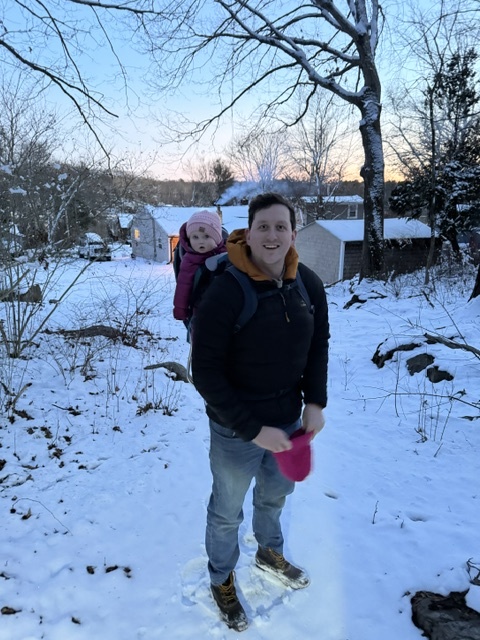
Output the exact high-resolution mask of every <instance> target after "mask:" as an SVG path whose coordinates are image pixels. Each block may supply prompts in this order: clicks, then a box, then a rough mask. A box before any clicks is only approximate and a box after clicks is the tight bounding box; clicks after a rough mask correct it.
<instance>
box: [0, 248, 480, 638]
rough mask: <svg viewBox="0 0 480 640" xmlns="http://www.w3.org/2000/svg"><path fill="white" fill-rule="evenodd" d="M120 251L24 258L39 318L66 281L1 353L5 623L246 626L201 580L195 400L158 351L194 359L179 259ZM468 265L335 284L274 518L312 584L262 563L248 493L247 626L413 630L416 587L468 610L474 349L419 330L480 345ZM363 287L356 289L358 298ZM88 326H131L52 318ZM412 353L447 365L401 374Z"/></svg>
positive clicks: (0, 586)
mask: <svg viewBox="0 0 480 640" xmlns="http://www.w3.org/2000/svg"><path fill="white" fill-rule="evenodd" d="M129 252H130V248H129V247H121V246H114V252H113V260H112V261H111V262H105V263H94V264H91V265H89V266H87V265H88V263H87V262H86V261H83V260H80V259H78V258H77V257H76V256H75V255H72V256H71V257H70V258H64V259H63V260H62V262H61V263H60V264H59V265H55V264H54V263H53V262H52V263H50V264H49V265H48V266H47V265H45V264H43V265H41V266H40V265H36V264H34V263H31V264H25V265H24V267H29V268H30V269H33V270H35V269H36V268H38V272H37V277H38V278H39V279H40V281H41V282H43V281H45V291H44V304H43V305H42V306H41V307H39V308H37V312H36V314H34V317H33V325H34V326H38V324H37V323H38V321H39V320H40V319H41V318H44V317H45V316H46V315H47V314H48V313H49V312H50V311H51V310H52V301H53V300H56V299H57V300H58V299H59V297H60V295H61V294H62V292H65V291H67V290H68V291H69V293H68V296H67V297H66V299H65V300H64V301H63V302H62V303H61V305H60V306H59V308H58V309H57V310H56V311H55V312H54V313H53V315H51V317H49V319H48V320H47V324H46V326H45V328H44V330H42V331H41V332H40V333H38V335H36V337H35V339H34V341H33V342H34V343H33V345H32V347H31V349H28V350H27V352H26V353H25V354H24V355H25V356H27V357H24V358H21V359H11V358H5V357H4V356H5V354H4V352H3V351H1V352H0V354H1V359H0V374H1V375H0V377H1V380H2V385H1V387H0V407H1V412H0V415H1V418H0V531H1V535H0V611H1V614H0V640H165V639H166V638H168V639H169V640H183V639H185V640H192V638H214V639H216V640H228V639H229V638H234V637H235V638H236V637H238V636H237V635H236V634H235V632H233V631H230V630H228V629H227V628H226V627H225V625H224V623H223V622H221V620H220V619H219V617H218V615H217V612H216V609H215V607H214V605H213V601H212V599H211V596H210V594H209V581H208V573H207V568H206V565H207V557H206V554H205V547H204V542H203V539H204V528H205V517H206V506H207V502H208V498H209V492H210V486H211V479H210V471H209V466H208V440H209V436H208V423H207V418H206V415H205V410H204V405H203V401H202V399H201V398H200V397H199V395H198V394H197V393H196V391H195V389H194V388H193V386H192V385H191V384H188V383H184V382H181V381H175V380H174V379H173V376H172V374H171V373H169V372H168V371H167V370H166V369H165V368H152V367H155V365H158V364H160V363H162V362H177V363H180V364H183V365H185V364H186V360H187V354H188V345H187V343H186V341H185V330H184V327H183V324H182V323H181V322H177V321H175V320H174V319H173V317H172V298H173V291H174V279H173V274H172V268H171V265H167V264H156V263H151V262H147V261H144V260H142V259H140V258H137V259H136V260H132V259H131V258H130V257H129V255H130V254H129ZM85 267H87V268H86V269H85ZM473 271H474V270H473V269H472V268H466V269H465V271H464V272H463V274H462V275H461V276H459V277H453V276H448V275H447V274H445V273H443V274H442V273H440V272H439V271H436V272H435V273H434V274H433V276H434V277H433V279H432V283H433V284H432V285H430V286H429V287H428V288H425V287H423V285H422V282H423V274H417V275H415V276H413V275H410V276H405V277H399V278H397V279H396V280H394V281H392V282H389V283H383V282H377V281H363V282H362V283H361V284H360V285H359V284H358V283H357V282H356V281H352V282H343V283H337V284H335V285H333V286H330V287H328V288H327V300H328V306H329V313H330V324H331V346H330V364H329V383H328V393H329V404H328V407H327V409H326V412H325V413H326V426H325V428H324V429H323V431H322V432H321V433H320V434H319V435H318V436H317V437H316V438H315V440H314V442H313V470H312V473H311V474H310V475H309V477H308V478H307V479H306V480H305V481H304V482H302V483H298V484H297V487H296V490H295V492H294V494H293V495H292V496H291V497H290V498H289V499H288V502H287V506H286V508H285V510H284V514H283V517H282V522H283V529H284V535H285V539H286V545H285V555H286V556H287V558H288V559H290V560H292V561H293V562H295V563H297V564H298V565H299V566H302V567H304V568H305V569H306V570H307V571H308V572H309V574H310V577H311V585H310V586H309V587H308V588H307V589H304V590H301V591H292V590H290V589H288V588H285V587H283V586H282V585H280V584H278V583H277V582H275V581H274V580H273V579H271V578H268V577H267V575H266V574H264V573H262V572H261V571H260V570H258V569H256V568H255V566H254V555H255V551H256V544H255V540H254V536H253V532H252V527H251V515H252V513H251V495H250V494H249V496H248V497H247V501H246V505H245V520H244V522H243V524H242V526H241V528H240V547H241V556H240V560H239V563H238V566H237V572H236V575H237V583H238V590H239V597H240V598H241V600H242V602H243V604H244V607H245V610H246V612H247V616H248V618H249V621H250V626H249V628H248V629H247V630H246V631H245V632H243V634H242V636H241V637H242V638H245V640H271V639H272V638H275V639H276V640H291V639H292V638H301V637H303V638H317V637H319V630H321V638H322V640H385V639H386V638H388V640H420V639H421V637H422V634H421V631H420V630H419V629H417V628H416V627H415V626H414V624H413V623H412V620H411V605H410V598H411V597H412V596H413V595H414V594H415V593H416V592H417V591H419V590H428V591H433V592H437V593H441V594H447V593H449V592H450V591H452V590H456V591H464V590H465V591H466V590H468V593H467V596H466V598H467V602H468V604H469V605H470V606H471V607H473V608H475V609H477V610H479V611H480V586H478V581H477V585H475V584H473V581H474V578H475V577H476V576H478V572H479V571H480V551H479V546H478V531H479V528H480V508H479V500H480V475H479V473H478V460H479V452H480V430H479V425H480V422H479V393H480V382H479V380H480V376H479V360H478V357H476V356H475V355H474V354H473V353H472V352H469V351H467V350H465V349H462V348H457V349H450V348H448V347H447V346H445V345H442V344H440V343H436V344H427V342H426V340H425V337H424V334H425V333H426V332H428V333H431V334H434V335H439V336H445V337H448V338H451V339H453V340H454V341H455V342H456V343H457V344H458V345H460V346H461V345H464V344H468V345H471V346H474V347H476V348H477V349H478V348H479V346H480V345H479V344H478V326H479V322H480V298H477V299H475V300H472V301H470V302H469V301H468V298H469V296H470V293H471V291H472V289H473V283H474V272H473ZM76 278H77V280H76V282H75V284H74V285H73V286H72V287H71V288H70V289H69V287H70V285H71V284H72V282H74V280H75V279H76ZM354 294H356V295H358V296H359V298H360V299H361V300H364V303H363V304H360V303H356V304H352V305H348V304H347V303H349V302H350V301H351V299H352V297H353V295H354ZM9 308H10V309H11V306H10V307H8V306H7V305H6V304H5V303H2V304H1V305H0V315H1V318H2V319H4V320H6V321H7V318H6V315H5V314H6V313H7V309H9ZM94 324H103V325H107V326H113V327H118V328H121V329H123V330H124V332H125V333H126V334H127V335H129V336H130V338H131V339H133V338H136V339H137V342H136V345H135V346H127V345H125V344H122V343H120V342H119V341H117V342H112V341H111V340H110V339H107V338H104V337H96V338H89V339H87V338H85V339H81V340H76V339H73V338H71V337H69V335H68V334H66V333H62V332H64V331H68V330H70V329H76V328H80V327H85V326H90V325H94ZM4 326H6V327H7V330H8V331H10V329H9V328H8V327H9V324H8V321H7V322H6V324H5V325H4ZM30 332H31V329H28V330H27V331H26V333H25V335H26V336H27V335H29V334H30ZM412 341H414V342H416V343H418V344H419V346H418V347H416V348H415V349H414V350H413V351H408V352H407V351H401V350H398V351H395V353H394V355H393V357H392V358H391V359H387V360H386V363H385V365H384V366H383V367H382V368H379V367H378V366H377V365H375V364H374V363H373V361H372V357H373V355H374V354H375V353H376V352H377V351H378V352H379V353H380V354H386V353H387V352H388V351H389V350H390V349H392V348H394V347H399V346H401V345H404V344H407V343H410V342H412ZM424 353H427V354H430V355H431V356H432V357H433V358H434V365H435V366H438V367H439V368H440V369H441V370H444V371H446V372H448V373H449V374H450V375H451V376H453V379H451V380H450V381H443V382H439V383H435V384H433V383H431V382H430V381H429V380H428V378H427V376H426V372H425V370H424V371H420V372H418V373H415V374H412V375H411V374H410V373H409V371H408V369H407V361H408V359H409V358H411V357H412V356H416V355H419V354H424ZM12 401H13V405H12ZM8 405H10V408H8Z"/></svg>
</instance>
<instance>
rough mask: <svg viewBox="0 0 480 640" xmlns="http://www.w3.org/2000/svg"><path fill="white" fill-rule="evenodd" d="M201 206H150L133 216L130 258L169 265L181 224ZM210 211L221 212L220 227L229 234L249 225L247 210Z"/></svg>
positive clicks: (231, 208) (224, 209)
mask: <svg viewBox="0 0 480 640" xmlns="http://www.w3.org/2000/svg"><path fill="white" fill-rule="evenodd" d="M201 210H202V207H171V206H162V207H153V206H150V205H147V206H146V207H145V208H144V209H143V210H142V211H140V212H138V213H136V214H135V215H134V217H133V220H132V224H131V228H130V237H131V243H132V257H134V258H136V257H139V258H145V259H147V260H155V261H156V262H167V263H168V262H171V260H172V258H173V252H174V250H175V247H176V246H177V243H178V239H179V235H178V233H179V230H180V227H181V226H182V224H183V223H184V222H186V221H187V220H188V219H189V218H190V216H191V215H192V214H193V213H195V212H196V211H201ZM208 210H209V211H211V212H215V211H217V213H218V212H220V214H221V215H220V217H221V218H222V225H223V226H224V227H225V229H226V230H227V231H228V232H229V233H230V232H231V231H233V230H234V229H242V228H245V227H246V226H247V224H248V207H247V206H243V205H239V206H228V207H226V206H225V207H221V208H220V207H217V208H215V207H210V208H208Z"/></svg>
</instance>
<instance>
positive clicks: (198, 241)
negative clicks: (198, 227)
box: [189, 231, 217, 253]
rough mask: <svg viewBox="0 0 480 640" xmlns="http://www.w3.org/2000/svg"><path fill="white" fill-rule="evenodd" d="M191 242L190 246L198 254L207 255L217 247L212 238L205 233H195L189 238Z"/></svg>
mask: <svg viewBox="0 0 480 640" xmlns="http://www.w3.org/2000/svg"><path fill="white" fill-rule="evenodd" d="M189 241H190V246H191V247H192V249H193V250H194V251H196V252H197V253H207V251H212V250H213V249H215V247H216V246H217V243H216V242H215V240H214V239H213V238H212V236H209V235H208V233H205V232H203V231H194V232H193V233H192V235H191V236H190V237H189Z"/></svg>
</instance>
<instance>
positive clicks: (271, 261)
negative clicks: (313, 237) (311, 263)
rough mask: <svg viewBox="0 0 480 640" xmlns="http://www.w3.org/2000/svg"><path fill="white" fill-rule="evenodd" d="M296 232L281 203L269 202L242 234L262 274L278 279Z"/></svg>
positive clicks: (288, 213) (288, 214) (286, 209)
mask: <svg viewBox="0 0 480 640" xmlns="http://www.w3.org/2000/svg"><path fill="white" fill-rule="evenodd" d="M296 235H297V232H296V231H292V225H291V222H290V212H289V210H288V208H287V207H286V206H285V205H284V204H272V205H271V206H270V207H268V208H267V209H260V210H259V211H257V213H256V214H255V217H254V219H253V223H252V227H251V229H248V230H247V233H246V236H245V237H246V241H247V244H248V246H249V247H250V251H251V252H252V260H253V262H254V263H255V264H256V265H257V267H259V268H260V269H261V270H262V271H263V272H264V273H265V274H266V275H269V276H272V277H273V278H279V277H280V276H281V274H282V271H283V266H284V264H285V256H286V255H287V253H288V250H289V249H290V247H291V246H292V245H293V243H294V241H295V237H296Z"/></svg>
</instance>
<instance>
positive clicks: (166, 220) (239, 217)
mask: <svg viewBox="0 0 480 640" xmlns="http://www.w3.org/2000/svg"><path fill="white" fill-rule="evenodd" d="M203 208H205V207H171V206H163V207H153V206H150V205H148V206H147V207H146V209H147V211H148V212H149V213H150V214H151V216H152V217H153V218H154V219H155V220H156V221H157V222H158V223H159V224H160V225H161V226H162V227H163V228H164V229H165V231H166V232H167V234H168V235H169V236H176V235H178V231H179V229H180V227H181V226H182V224H183V223H184V222H186V221H187V220H188V219H189V218H190V216H191V215H192V214H194V213H195V212H196V211H201V210H202V209H203ZM207 211H210V212H211V213H216V207H207ZM222 215H223V221H222V224H223V226H224V227H225V229H226V230H227V231H228V232H229V233H231V232H232V231H233V230H234V229H243V228H245V227H247V226H248V206H246V205H238V206H230V207H227V206H222Z"/></svg>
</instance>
